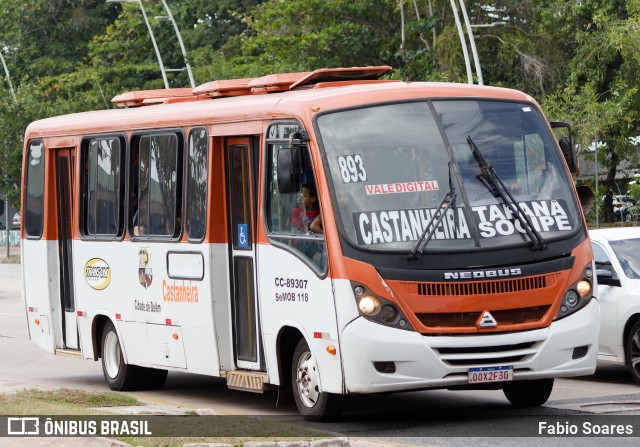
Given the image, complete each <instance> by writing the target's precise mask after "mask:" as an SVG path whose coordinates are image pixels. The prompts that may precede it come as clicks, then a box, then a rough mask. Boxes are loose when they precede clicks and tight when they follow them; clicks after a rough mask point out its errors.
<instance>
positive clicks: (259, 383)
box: [227, 371, 267, 394]
mask: <svg viewBox="0 0 640 447" xmlns="http://www.w3.org/2000/svg"><path fill="white" fill-rule="evenodd" d="M266 381H267V374H266V373H263V372H254V371H228V372H227V387H229V388H230V389H232V390H240V391H249V392H251V393H260V394H262V393H263V392H264V390H265V382H266Z"/></svg>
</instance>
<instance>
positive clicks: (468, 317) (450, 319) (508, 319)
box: [416, 306, 550, 328]
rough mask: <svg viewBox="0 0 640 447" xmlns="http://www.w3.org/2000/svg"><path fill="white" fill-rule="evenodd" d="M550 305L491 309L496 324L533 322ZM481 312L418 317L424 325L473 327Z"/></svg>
mask: <svg viewBox="0 0 640 447" xmlns="http://www.w3.org/2000/svg"><path fill="white" fill-rule="evenodd" d="M549 307H550V306H535V307H524V308H520V309H506V310H491V315H492V316H493V318H495V320H496V321H497V323H498V325H499V326H500V325H511V324H524V323H535V322H537V321H540V320H541V319H542V318H543V317H544V315H545V314H546V313H547V310H549ZM482 313H483V312H452V313H419V314H416V316H417V317H418V319H419V320H420V322H421V323H422V324H424V325H425V326H426V327H456V328H462V327H474V326H475V325H476V322H477V321H478V319H479V318H480V316H481V314H482Z"/></svg>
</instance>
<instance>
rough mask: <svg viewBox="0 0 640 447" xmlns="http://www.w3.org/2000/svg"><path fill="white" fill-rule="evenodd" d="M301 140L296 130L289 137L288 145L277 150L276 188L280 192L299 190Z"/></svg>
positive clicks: (292, 192) (287, 192) (286, 192)
mask: <svg viewBox="0 0 640 447" xmlns="http://www.w3.org/2000/svg"><path fill="white" fill-rule="evenodd" d="M301 152H302V140H301V135H300V133H298V132H296V133H294V134H292V135H291V137H290V138H289V147H286V148H283V149H280V150H279V151H278V189H279V190H280V193H281V194H294V193H297V192H298V191H300V187H301V176H302V161H301Z"/></svg>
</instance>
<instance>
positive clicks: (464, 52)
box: [451, 0, 473, 84]
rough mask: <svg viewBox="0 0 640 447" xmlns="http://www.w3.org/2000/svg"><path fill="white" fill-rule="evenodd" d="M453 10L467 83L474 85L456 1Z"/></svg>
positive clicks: (452, 0) (453, 2) (452, 3)
mask: <svg viewBox="0 0 640 447" xmlns="http://www.w3.org/2000/svg"><path fill="white" fill-rule="evenodd" d="M451 9H452V10H453V18H454V20H455V21H456V28H458V36H460V44H461V45H462V54H464V65H465V67H466V68H467V82H468V83H469V84H473V75H472V74H471V63H470V62H469V51H468V50H467V41H466V39H465V38H464V31H462V25H461V24H460V17H459V16H458V7H457V6H456V0H451Z"/></svg>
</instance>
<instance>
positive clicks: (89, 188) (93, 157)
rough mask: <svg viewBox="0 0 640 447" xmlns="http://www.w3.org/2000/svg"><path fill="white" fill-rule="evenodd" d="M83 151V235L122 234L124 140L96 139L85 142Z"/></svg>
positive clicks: (110, 235) (111, 236)
mask: <svg viewBox="0 0 640 447" xmlns="http://www.w3.org/2000/svg"><path fill="white" fill-rule="evenodd" d="M82 148H83V154H82V157H83V165H84V169H83V171H82V175H83V178H82V185H83V186H82V188H83V189H84V195H83V196H84V199H83V202H84V203H83V216H82V219H81V222H82V223H83V224H82V229H81V230H82V234H83V235H84V236H103V237H109V238H113V237H116V236H119V235H122V233H123V231H124V225H123V223H124V221H123V218H122V217H123V201H124V197H123V195H122V194H123V191H124V178H123V176H122V169H121V168H122V166H123V164H122V157H123V155H124V151H123V150H122V148H123V141H122V140H121V138H119V137H105V138H94V139H91V140H86V141H85V142H83V145H82Z"/></svg>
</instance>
